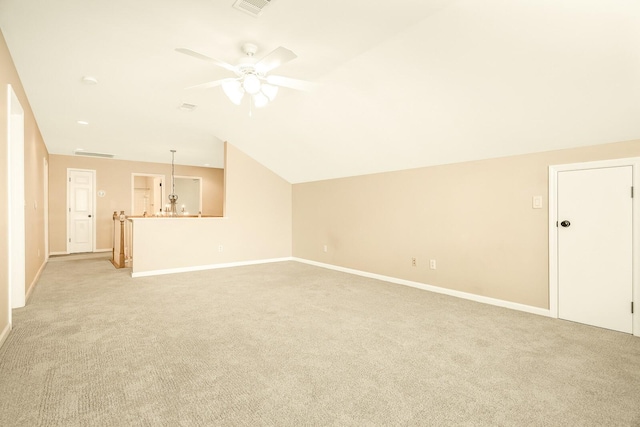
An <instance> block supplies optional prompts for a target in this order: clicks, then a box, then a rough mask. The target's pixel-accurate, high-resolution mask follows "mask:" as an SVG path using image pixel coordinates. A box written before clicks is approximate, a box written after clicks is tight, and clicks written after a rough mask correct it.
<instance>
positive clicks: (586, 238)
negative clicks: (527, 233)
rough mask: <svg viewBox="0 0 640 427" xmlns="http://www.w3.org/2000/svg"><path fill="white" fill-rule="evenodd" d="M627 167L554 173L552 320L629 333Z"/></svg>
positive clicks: (629, 201) (629, 171) (629, 173)
mask: <svg viewBox="0 0 640 427" xmlns="http://www.w3.org/2000/svg"><path fill="white" fill-rule="evenodd" d="M632 172H633V168H632V166H619V167H606V168H594V169H584V170H572V171H562V172H558V181H557V188H558V190H557V198H558V199H557V200H558V201H557V209H558V212H557V214H558V216H557V219H558V229H557V230H558V317H560V318H561V319H566V320H571V321H575V322H580V323H585V324H588V325H593V326H598V327H602V328H607V329H613V330H616V331H621V332H627V333H631V332H632V322H633V315H632V312H631V301H632V300H633V276H632V271H633V258H632V256H633V254H632V250H633V234H632V233H633V229H632V225H633V210H632V201H633V199H632V193H631V191H632V190H631V188H632V185H633V174H632Z"/></svg>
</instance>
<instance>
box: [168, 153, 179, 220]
mask: <svg viewBox="0 0 640 427" xmlns="http://www.w3.org/2000/svg"><path fill="white" fill-rule="evenodd" d="M170 151H171V194H169V203H170V207H169V216H178V209H177V206H176V203H177V202H178V195H177V194H176V176H175V164H174V162H173V161H174V158H175V155H176V150H170Z"/></svg>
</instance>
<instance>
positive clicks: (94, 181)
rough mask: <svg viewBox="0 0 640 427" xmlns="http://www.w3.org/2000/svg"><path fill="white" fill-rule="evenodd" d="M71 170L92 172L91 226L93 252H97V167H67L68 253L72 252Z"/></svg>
mask: <svg viewBox="0 0 640 427" xmlns="http://www.w3.org/2000/svg"><path fill="white" fill-rule="evenodd" d="M69 171H78V172H91V174H92V178H91V180H92V183H91V187H92V188H91V192H92V193H93V206H92V210H93V211H92V213H91V228H92V233H93V236H92V240H93V241H92V242H91V252H95V251H96V211H97V210H98V207H97V203H98V200H97V194H96V188H97V183H96V171H95V169H80V168H67V205H66V210H67V252H66V253H68V254H69V253H71V252H69V243H71V242H70V241H69V239H70V238H71V218H70V217H69V213H70V212H69V209H70V207H71V206H69V184H70V181H69V178H70V177H69ZM63 253H64V252H63Z"/></svg>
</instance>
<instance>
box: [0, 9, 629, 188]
mask: <svg viewBox="0 0 640 427" xmlns="http://www.w3.org/2000/svg"><path fill="white" fill-rule="evenodd" d="M234 1H235V0H181V1H175V0H154V1H151V0H135V1H131V0H126V1H125V0H91V1H87V0H57V1H50V0H0V29H1V30H2V32H3V34H4V37H5V39H6V42H7V45H8V46H9V50H10V52H11V55H12V58H13V60H14V62H15V64H16V68H17V69H18V73H19V75H20V78H21V80H22V84H23V86H24V88H25V91H26V93H27V96H28V98H29V102H30V104H31V107H32V109H33V111H34V114H35V116H36V120H37V122H38V125H39V127H40V130H41V132H42V136H43V138H44V140H45V144H46V145H47V148H48V150H49V152H50V153H52V154H67V155H70V154H72V153H73V152H74V151H75V150H77V149H82V150H86V151H90V152H102V153H111V154H114V155H115V158H117V159H124V160H141V161H151V162H162V163H168V162H170V159H171V155H170V151H169V150H171V149H175V150H177V152H176V163H178V164H188V165H196V166H205V165H207V166H211V167H222V165H223V157H222V141H229V142H230V143H232V144H234V145H235V146H236V147H238V148H239V149H241V150H242V151H244V152H246V153H247V154H248V155H250V156H251V157H253V158H254V159H256V160H257V161H259V162H261V163H262V164H264V165H265V166H266V167H268V168H269V169H271V170H273V171H274V172H275V173H277V174H278V175H280V176H282V177H283V178H284V179H286V180H287V181H289V182H292V183H298V182H307V181H314V180H320V179H328V178H336V177H343V176H352V175H360V174H366V173H374V172H381V171H390V170H399V169H407V168H414V167H422V166H430V165H437V164H444V163H453V162H460V161H468V160H476V159H483V158H490V157H500V156H507V155H514V154H523V153H530V152H537V151H546V150H553V149H559V148H570V147H578V146H586V145H593V144H600V143H608V142H617V141H624V140H631V139H638V138H640V2H639V1H637V0H607V1H602V0H535V1H534V0H529V1H526V0H523V1H513V0H482V1H478V0H394V1H387V2H383V1H371V0H350V1H344V0H315V1H311V0H295V1H294V0H272V1H271V2H270V4H269V5H268V6H266V7H265V8H264V10H263V12H262V15H261V16H259V17H254V16H251V15H249V14H247V13H244V12H241V11H239V10H236V9H234V8H233V7H232V4H233V3H234ZM246 42H251V43H254V44H256V45H257V46H258V52H257V54H256V57H260V56H262V55H265V54H267V53H268V52H270V51H271V50H273V49H275V48H277V47H278V46H284V47H286V48H288V49H290V50H292V51H293V52H295V53H296V54H297V55H298V58H297V59H295V60H293V61H291V62H288V63H286V64H284V65H282V66H281V67H280V68H278V69H277V70H275V71H274V72H273V74H278V75H282V76H288V77H293V78H297V79H303V80H308V81H311V82H313V83H314V84H315V85H314V87H313V89H311V90H308V91H295V90H292V89H287V88H281V89H280V91H279V94H278V96H277V98H276V99H275V100H274V101H273V102H272V103H271V104H269V105H268V106H267V107H265V108H263V109H254V110H253V113H252V116H251V117H250V116H249V106H248V103H247V101H246V100H245V102H244V103H243V104H242V105H240V106H236V105H234V104H232V103H231V102H230V101H229V99H228V98H227V97H226V96H225V95H224V94H223V91H222V89H221V88H220V87H215V88H210V89H200V90H196V89H192V90H185V89H184V88H185V87H188V86H193V85H197V84H199V83H204V82H207V81H211V80H216V79H221V78H225V77H231V76H233V75H232V74H231V73H230V72H229V71H227V70H225V69H223V68H220V67H217V66H215V65H214V64H212V63H211V62H206V61H202V60H198V59H196V58H193V57H190V56H187V55H184V54H180V53H178V52H176V51H175V49H176V48H180V47H182V48H188V49H191V50H194V51H197V52H200V53H202V54H205V55H207V56H210V57H213V58H216V59H219V60H222V61H225V62H229V63H231V64H236V63H237V62H238V61H239V60H240V59H241V57H242V55H243V53H242V51H241V46H242V44H243V43H246ZM83 76H92V77H95V78H96V79H97V81H98V84H97V85H88V84H85V83H83V82H82V78H83ZM183 103H188V104H193V105H196V106H197V107H196V108H195V110H193V111H184V110H182V109H181V108H180V106H181V105H182V104H183ZM79 120H82V121H86V122H88V123H89V124H88V125H79V124H78V123H77V121H79Z"/></svg>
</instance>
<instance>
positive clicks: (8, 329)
mask: <svg viewBox="0 0 640 427" xmlns="http://www.w3.org/2000/svg"><path fill="white" fill-rule="evenodd" d="M9 332H11V323H8V324H7V326H5V327H4V329H3V330H2V332H1V333H0V347H2V345H3V344H4V342H5V341H6V340H7V337H8V336H9Z"/></svg>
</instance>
